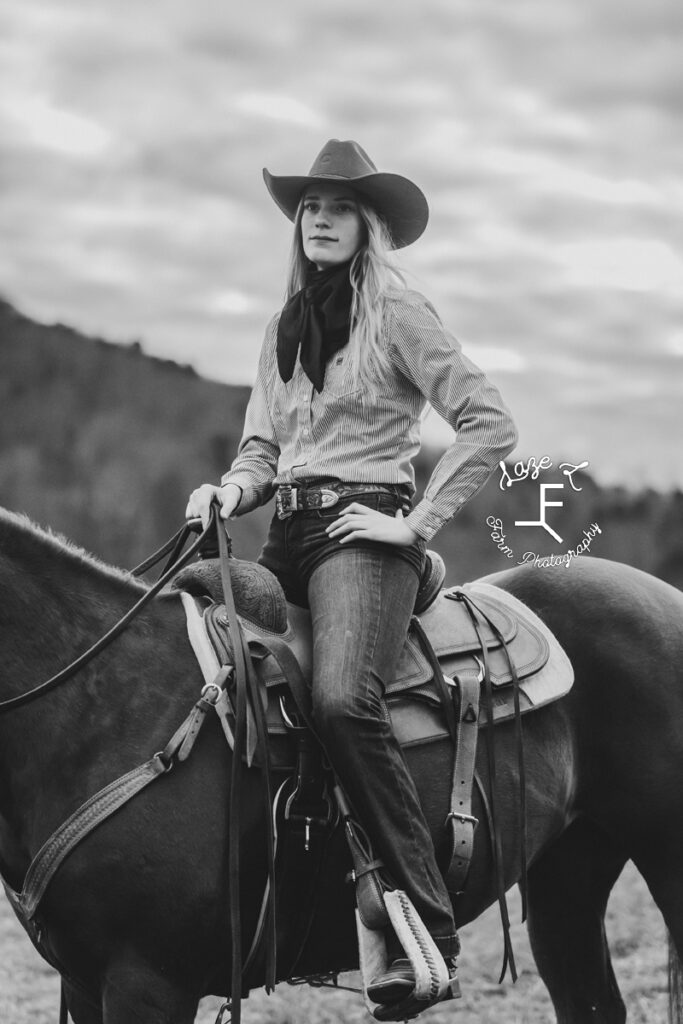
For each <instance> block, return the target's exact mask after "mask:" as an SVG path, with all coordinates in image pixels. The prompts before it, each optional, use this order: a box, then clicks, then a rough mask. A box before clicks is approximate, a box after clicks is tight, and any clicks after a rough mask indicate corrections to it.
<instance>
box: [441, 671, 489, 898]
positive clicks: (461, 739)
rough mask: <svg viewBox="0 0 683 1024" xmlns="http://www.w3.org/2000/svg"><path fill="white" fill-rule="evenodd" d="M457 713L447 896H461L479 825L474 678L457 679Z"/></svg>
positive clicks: (476, 685) (476, 688)
mask: <svg viewBox="0 0 683 1024" xmlns="http://www.w3.org/2000/svg"><path fill="white" fill-rule="evenodd" d="M458 684H459V689H460V710H459V714H458V720H457V727H456V733H457V738H456V744H455V758H454V761H453V783H452V789H451V808H450V811H449V812H448V817H447V818H446V823H447V824H450V827H451V859H450V863H449V865H448V869H447V871H446V886H447V888H448V890H449V891H450V892H454V893H461V892H462V890H463V889H464V888H465V882H466V880H467V874H468V872H469V869H470V863H471V861H472V852H473V850H474V832H475V829H476V827H477V825H478V821H477V819H476V818H475V817H473V815H472V783H473V780H474V765H475V759H476V756H477V739H478V736H479V695H480V691H481V681H480V679H479V678H478V677H477V678H475V677H473V676H470V675H464V676H462V677H458Z"/></svg>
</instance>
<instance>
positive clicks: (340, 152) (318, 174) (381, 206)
mask: <svg viewBox="0 0 683 1024" xmlns="http://www.w3.org/2000/svg"><path fill="white" fill-rule="evenodd" d="M263 179H264V181H265V183H266V187H267V189H268V191H269V192H270V194H271V196H272V197H273V199H274V200H275V202H276V203H277V205H278V206H279V207H280V209H281V210H282V212H283V213H284V214H285V215H286V216H287V217H289V219H290V220H292V221H293V220H294V219H295V217H296V211H297V208H298V206H299V200H300V199H301V194H302V192H303V191H304V189H305V188H306V187H307V186H308V185H310V184H312V183H313V182H316V181H324V182H329V181H340V182H344V183H345V184H348V185H349V186H350V187H351V188H353V190H354V192H358V193H359V194H360V195H361V196H362V197H363V198H365V199H368V200H369V202H370V203H371V205H372V206H373V207H374V209H375V210H376V211H377V213H378V214H379V215H380V217H382V218H383V220H384V221H385V222H386V224H387V227H388V228H389V231H390V233H391V237H392V241H393V246H394V248H395V249H402V248H403V247H404V246H406V245H410V244H411V242H414V241H415V240H416V239H418V238H419V237H420V235H421V234H422V232H423V231H424V229H425V228H426V226H427V220H428V219H429V207H428V206H427V200H426V199H425V197H424V195H423V193H422V191H421V190H420V189H419V188H418V187H417V185H415V184H414V183H413V182H412V181H410V180H409V179H408V178H404V177H402V176H401V175H400V174H388V173H385V172H381V171H378V170H377V168H376V167H375V165H374V164H373V162H372V160H371V159H370V157H369V156H368V154H367V153H366V152H365V150H364V149H362V148H361V147H360V146H359V145H358V143H357V142H353V141H352V140H351V139H349V140H347V141H344V142H341V141H340V140H339V139H330V141H329V142H328V143H327V144H326V145H325V146H323V148H322V150H321V151H320V153H319V154H318V156H317V157H316V158H315V160H314V162H313V166H312V167H311V169H310V171H309V173H308V174H307V175H274V174H271V173H270V171H268V170H267V169H266V168H265V167H264V168H263Z"/></svg>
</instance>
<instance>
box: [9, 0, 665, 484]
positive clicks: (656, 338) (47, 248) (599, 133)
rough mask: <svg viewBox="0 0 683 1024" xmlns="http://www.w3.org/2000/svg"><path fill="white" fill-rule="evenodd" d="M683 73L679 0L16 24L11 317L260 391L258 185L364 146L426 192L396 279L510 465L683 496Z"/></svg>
mask: <svg viewBox="0 0 683 1024" xmlns="http://www.w3.org/2000/svg"><path fill="white" fill-rule="evenodd" d="M682 52H683V5H681V3H680V0H648V2H647V3H643V2H642V0H514V2H511V0H374V2H371V0H345V2H344V3H343V4H331V3H324V2H323V3H320V2H317V3H313V2H312V0H286V2H282V0H280V2H278V0H249V2H248V3H244V4H242V3H240V4H236V3H231V2H229V0H228V2H226V0H222V2H221V0H193V2H191V3H187V2H186V0H147V2H146V3H140V2H139V0H90V2H88V3H84V2H83V0H1V2H0V180H1V189H0V294H2V295H4V296H5V297H6V298H7V299H9V300H10V301H11V302H13V303H14V304H15V305H17V306H18V307H19V308H20V309H21V310H22V311H24V312H26V313H28V314H29V315H32V316H35V317H36V318H38V319H41V320H45V321H50V322H51V321H54V320H61V321H63V322H67V323H69V324H72V325H73V326H75V327H78V328H81V329H83V330H86V331H88V332H91V333H96V334H99V335H102V336H104V337H107V338H109V339H111V340H114V341H123V342H129V341H131V340H134V339H137V340H141V341H142V343H143V346H144V348H145V350H146V351H148V352H149V353H152V354H155V355H161V356H165V357H170V358H173V359H176V360H177V361H179V362H182V363H192V364H193V365H194V366H195V367H196V368H197V369H198V370H199V371H200V372H201V373H203V374H205V375H207V376H211V377H216V378H219V379H221V380H225V381H229V382H251V380H252V379H253V374H254V369H255V364H256V358H257V354H258V349H259V346H260V342H261V337H262V332H263V327H264V324H265V322H266V320H267V319H268V317H269V316H270V314H271V313H272V312H273V311H274V310H275V309H276V308H277V306H278V304H279V303H280V299H281V295H282V289H283V269H284V261H285V254H286V252H287V249H288V245H289V222H288V221H286V220H285V218H284V217H283V216H282V215H281V214H280V212H279V211H278V209H277V208H276V207H275V205H274V204H273V203H272V202H271V200H270V199H269V198H268V196H267V193H266V192H265V188H264V186H263V182H262V179H261V168H262V167H263V166H267V167H268V168H269V169H270V170H271V171H273V172H274V173H280V174H287V173H305V172H306V171H308V169H309V167H310V165H311V163H312V161H313V158H314V157H315V155H316V154H317V152H318V151H319V150H320V148H321V147H322V145H323V143H324V142H325V141H326V140H327V139H328V138H330V137H337V138H355V139H357V140H358V141H359V142H360V143H361V144H362V145H363V146H364V147H365V148H366V149H367V150H368V151H369V152H370V154H371V156H372V157H373V159H374V160H375V162H376V163H377V164H378V166H379V167H380V169H381V170H391V171H397V172H399V173H402V174H406V175H408V176H409V177H412V178H413V179H414V180H415V181H416V182H417V183H418V184H419V185H421V187H422V188H423V189H424V191H425V192H426V194H427V196H428V198H429V201H430V205H431V210H432V216H431V222H430V225H429V227H428V229H427V232H426V234H425V235H424V236H423V238H422V239H421V240H420V241H419V242H418V243H416V244H415V245H414V246H413V247H412V248H410V249H408V250H406V251H405V252H404V253H403V254H402V263H403V266H404V268H405V269H406V270H407V271H408V273H409V279H410V281H411V284H412V285H413V286H414V287H417V288H419V289H420V290H422V291H423V292H425V293H426V294H427V295H428V296H429V298H430V299H431V300H432V301H433V302H434V304H435V305H436V306H437V308H438V309H439V310H440V312H441V314H442V317H443V319H444V320H445V321H446V323H447V324H448V326H449V327H450V328H451V329H452V330H453V332H454V333H455V334H456V336H457V337H459V339H460V340H461V341H462V342H463V344H464V346H465V348H466V351H467V352H468V354H469V355H470V356H471V357H472V358H473V359H474V360H475V361H476V362H478V363H479V364H480V365H481V366H483V367H484V368H485V369H486V371H487V372H488V373H489V374H490V376H491V377H492V379H493V380H494V381H495V382H496V383H497V384H498V386H499V387H500V389H501V391H502V392H503V394H504V397H505V399H506V401H507V403H508V405H509V406H510V408H511V409H512V411H513V413H514V415H515V418H516V420H517V422H518V425H519V427H520V435H521V439H520V445H519V448H518V454H519V455H520V456H529V455H535V456H536V457H540V456H541V455H543V454H547V455H549V456H550V457H551V458H553V459H554V460H556V461H560V460H561V459H563V458H564V459H569V460H571V461H573V462H579V461H583V460H588V461H589V462H590V466H591V469H592V470H593V472H594V474H595V476H596V477H597V478H598V479H599V480H601V481H603V482H616V481H618V482H621V483H624V484H626V485H629V486H632V487H639V486H642V485H645V484H652V485H655V486H662V487H669V486H671V485H674V484H675V485H678V486H683V443H682V442H681V434H682V433H683V431H682V430H681V426H682V421H683V411H682V410H683V218H682V214H683V123H682V122H683V61H682V60H681V53H682ZM430 436H431V434H430Z"/></svg>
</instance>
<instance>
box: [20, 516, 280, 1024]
mask: <svg viewBox="0 0 683 1024" xmlns="http://www.w3.org/2000/svg"><path fill="white" fill-rule="evenodd" d="M214 531H215V533H214ZM192 532H193V526H192V525H191V524H189V523H185V524H184V525H183V526H182V527H181V529H180V530H178V532H177V533H175V534H174V535H173V536H172V537H171V538H170V539H169V540H168V541H166V543H165V544H164V545H162V547H160V548H159V549H158V550H157V551H155V552H154V554H152V555H150V557H149V558H147V559H145V561H144V562H141V563H140V565H138V566H136V567H135V568H134V569H133V570H132V571H131V575H133V576H140V575H142V574H143V573H144V572H146V571H147V570H148V569H150V568H152V567H153V566H154V565H156V564H157V563H158V562H160V561H161V559H162V558H164V557H165V556H166V555H168V556H169V558H168V561H167V563H166V565H165V567H164V569H163V570H162V573H161V575H160V576H159V578H158V580H157V581H156V582H155V583H154V584H153V586H151V587H150V589H149V590H148V591H146V592H145V593H144V594H143V596H142V597H141V598H140V600H139V601H137V602H136V603H135V605H133V607H132V608H130V609H129V611H127V612H126V613H125V615H123V616H122V617H121V619H119V621H118V622H117V623H116V624H115V625H114V626H112V628H111V629H110V630H109V631H108V632H107V633H105V634H104V636H102V637H101V638H100V639H99V640H97V641H96V643H94V644H93V645H92V646H91V647H90V648H88V650H86V651H84V653H83V654H81V655H80V656H79V657H77V658H76V659H75V660H74V661H72V662H71V664H69V665H67V666H66V668H63V669H62V670H61V671H59V672H57V673H56V674H55V675H53V676H51V677H50V678H49V679H47V680H46V681H45V682H43V683H41V684H40V685H38V686H35V687H34V688H33V689H31V690H28V691H27V692H26V693H23V694H20V695H18V696H16V697H11V698H8V699H7V700H4V701H0V714H4V713H5V712H7V711H11V710H13V709H15V708H19V707H22V706H24V705H26V704H29V703H30V702H32V701H34V700H37V699H38V698H39V697H42V696H43V695H44V694H46V693H48V692H49V691H50V690H53V689H55V688H56V687H57V686H59V685H61V684H62V683H64V682H66V681H67V680H68V679H71V678H72V677H73V676H75V675H76V673H77V672H79V671H80V670H81V669H82V668H84V667H85V666H86V665H87V664H88V663H89V662H91V661H92V660H93V659H94V658H96V657H97V655H98V654H100V653H101V651H103V650H104V649H105V648H106V647H108V646H109V644H111V642H112V641H113V640H115V639H116V637H118V636H119V635H120V634H121V633H122V632H123V631H124V630H125V629H126V627H127V626H128V625H129V623H130V622H132V620H133V619H134V618H135V617H136V616H137V615H139V613H140V612H141V611H142V610H143V608H144V607H145V606H146V605H148V604H149V603H150V602H151V601H152V600H153V599H154V598H155V597H156V596H157V594H158V593H159V592H160V591H161V590H162V589H163V587H164V586H165V585H166V584H167V583H168V582H169V581H170V580H171V579H172V578H173V576H174V575H175V574H176V573H177V572H178V571H179V570H180V569H182V568H183V567H184V566H185V565H186V564H187V563H188V562H189V561H190V560H191V559H192V558H193V557H194V556H195V555H196V554H197V552H199V551H200V550H201V549H202V547H204V546H205V544H206V543H207V541H208V539H209V538H210V537H211V535H212V534H213V535H214V536H215V534H217V536H218V550H219V557H220V566H221V579H222V584H223V597H224V601H225V609H226V614H227V617H228V625H229V628H230V634H231V637H232V640H233V651H234V661H235V664H234V680H233V682H234V688H233V689H232V693H233V697H232V700H233V709H234V730H232V729H231V728H230V726H228V727H227V728H225V724H224V723H223V724H224V731H226V733H227V732H232V738H233V756H232V767H231V775H230V805H229V806H230V810H229V844H228V862H229V863H228V873H229V891H230V932H231V940H232V983H231V1000H230V1002H228V1003H226V1004H224V1007H223V1008H222V1009H225V1010H228V1009H230V1010H231V1011H232V1021H233V1024H239V1021H240V997H241V994H242V985H243V962H242V922H241V910H240V849H239V836H240V824H241V802H242V786H241V782H242V754H243V752H244V750H245V739H246V729H247V716H248V713H249V710H251V712H252V714H253V716H254V720H255V723H256V730H257V737H258V740H257V746H258V750H259V753H260V755H261V758H260V762H261V773H262V785H263V794H264V801H263V803H264V817H265V826H266V847H267V860H268V885H267V894H268V895H267V900H266V906H265V908H264V909H265V915H266V928H265V929H264V932H265V976H266V977H265V982H266V990H267V991H270V990H272V988H274V986H275V978H276V969H277V968H276V921H275V859H274V826H273V819H272V796H271V786H270V761H269V755H268V743H267V731H266V723H265V718H264V711H263V705H262V703H261V700H260V697H259V693H258V681H257V679H256V676H255V673H254V669H253V667H252V663H251V657H250V655H249V647H248V642H247V640H246V638H245V636H244V633H243V631H242V628H241V625H240V622H239V619H238V616H237V610H236V607H235V599H234V595H233V591H232V580H231V577H230V540H229V537H228V535H227V532H226V530H225V528H224V525H223V524H222V522H221V519H220V506H219V505H218V503H217V501H216V500H214V501H213V502H212V505H211V515H210V519H209V522H208V525H207V526H206V527H205V528H204V529H203V530H202V532H201V534H200V535H199V537H197V538H196V540H195V541H194V542H193V543H192V544H191V545H190V547H189V548H188V549H187V551H185V552H184V553H181V552H182V551H183V547H184V546H185V544H186V542H187V539H188V537H189V536H190V533H192ZM212 539H213V538H212ZM219 677H220V678H219ZM219 677H217V679H216V681H215V682H214V683H210V684H208V685H207V686H205V687H204V690H203V691H202V696H201V697H200V699H199V701H198V702H197V704H196V705H195V708H194V709H193V711H192V712H191V713H190V715H188V717H187V719H186V720H185V722H184V723H183V725H182V726H181V727H180V728H179V729H178V730H177V731H176V733H175V734H174V736H173V737H172V738H171V740H170V741H169V743H168V744H167V745H166V747H165V748H164V750H163V751H160V752H159V753H157V754H155V755H154V757H153V758H151V760H150V761H148V762H145V764H143V765H140V766H139V767H138V768H136V769H134V770H133V771H131V772H129V773H128V774H127V775H125V776H122V777H121V778H120V779H117V780H115V781H114V782H113V783H111V784H110V785H109V786H107V787H105V788H104V789H103V790H100V791H99V792H98V793H96V794H94V796H93V797H91V798H90V800H88V801H86V803H85V804H83V805H82V806H81V807H80V808H79V809H78V810H77V811H76V812H74V814H73V815H72V816H71V817H70V818H69V819H67V821H66V822H64V824H63V825H62V826H60V828H59V829H57V831H56V832H55V833H54V834H53V835H52V836H51V837H50V839H49V840H48V841H47V842H46V843H45V844H44V846H43V847H42V848H41V850H40V851H39V852H38V854H37V855H36V857H34V859H33V861H32V863H31V865H30V867H29V870H28V873H27V875H26V878H25V880H24V885H23V889H22V893H21V894H19V893H15V892H13V891H12V890H11V889H10V888H9V886H7V884H6V883H4V880H2V879H0V881H2V882H3V884H4V887H5V891H6V892H7V895H8V897H9V899H10V902H11V903H12V904H13V906H14V907H15V909H16V910H17V912H18V913H19V914H20V915H21V917H22V919H23V920H24V921H27V922H29V923H30V922H31V921H32V919H33V917H34V915H35V913H36V911H37V909H38V905H39V903H40V901H41V899H42V896H43V894H44V892H45V890H46V888H47V886H48V885H49V883H50V881H51V879H52V877H53V875H54V874H55V872H56V870H57V869H58V867H59V865H60V864H61V863H62V862H63V860H64V859H65V858H66V857H67V856H68V854H69V853H70V852H71V850H72V849H73V847H74V846H75V845H76V844H77V843H78V842H80V841H81V840H82V839H83V838H85V836H86V835H87V834H89V832H91V831H92V830H93V829H94V828H96V827H97V825H98V824H100V823H101V822H102V821H104V820H106V819H107V818H108V817H109V816H110V815H111V814H112V813H113V812H114V811H115V810H116V809H118V808H119V807H121V806H122V805H123V804H124V803H127V802H128V800H130V799H131V798H132V797H133V796H135V795H136V793H138V792H139V791H140V790H141V789H142V788H144V787H145V786H147V785H148V784H149V783H150V782H152V781H154V779H156V778H158V777H159V776H160V775H163V774H166V773H167V772H168V771H170V769H171V768H172V767H173V764H174V762H175V761H176V760H185V758H186V757H187V756H189V753H190V750H191V748H192V746H193V744H194V741H195V739H196V737H197V734H198V732H199V729H200V728H201V725H202V723H203V721H204V718H205V715H206V712H207V710H208V709H209V708H211V707H213V708H214V709H215V710H216V711H217V712H219V717H222V718H225V711H224V707H225V703H224V701H223V702H221V700H220V698H221V696H223V697H225V693H224V692H223V691H224V688H225V685H226V683H227V681H228V675H227V674H226V671H225V670H221V672H220V673H219ZM207 691H208V692H207ZM208 693H212V696H209V695H208ZM44 955H45V953H44ZM46 959H50V958H49V957H48V956H46ZM50 962H53V961H50ZM54 966H56V967H57V969H58V970H59V969H60V966H59V965H58V964H56V963H54ZM221 1016H222V1014H221ZM66 1020H67V1014H66V1004H65V999H64V991H63V989H62V1006H61V1010H60V1021H66Z"/></svg>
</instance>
